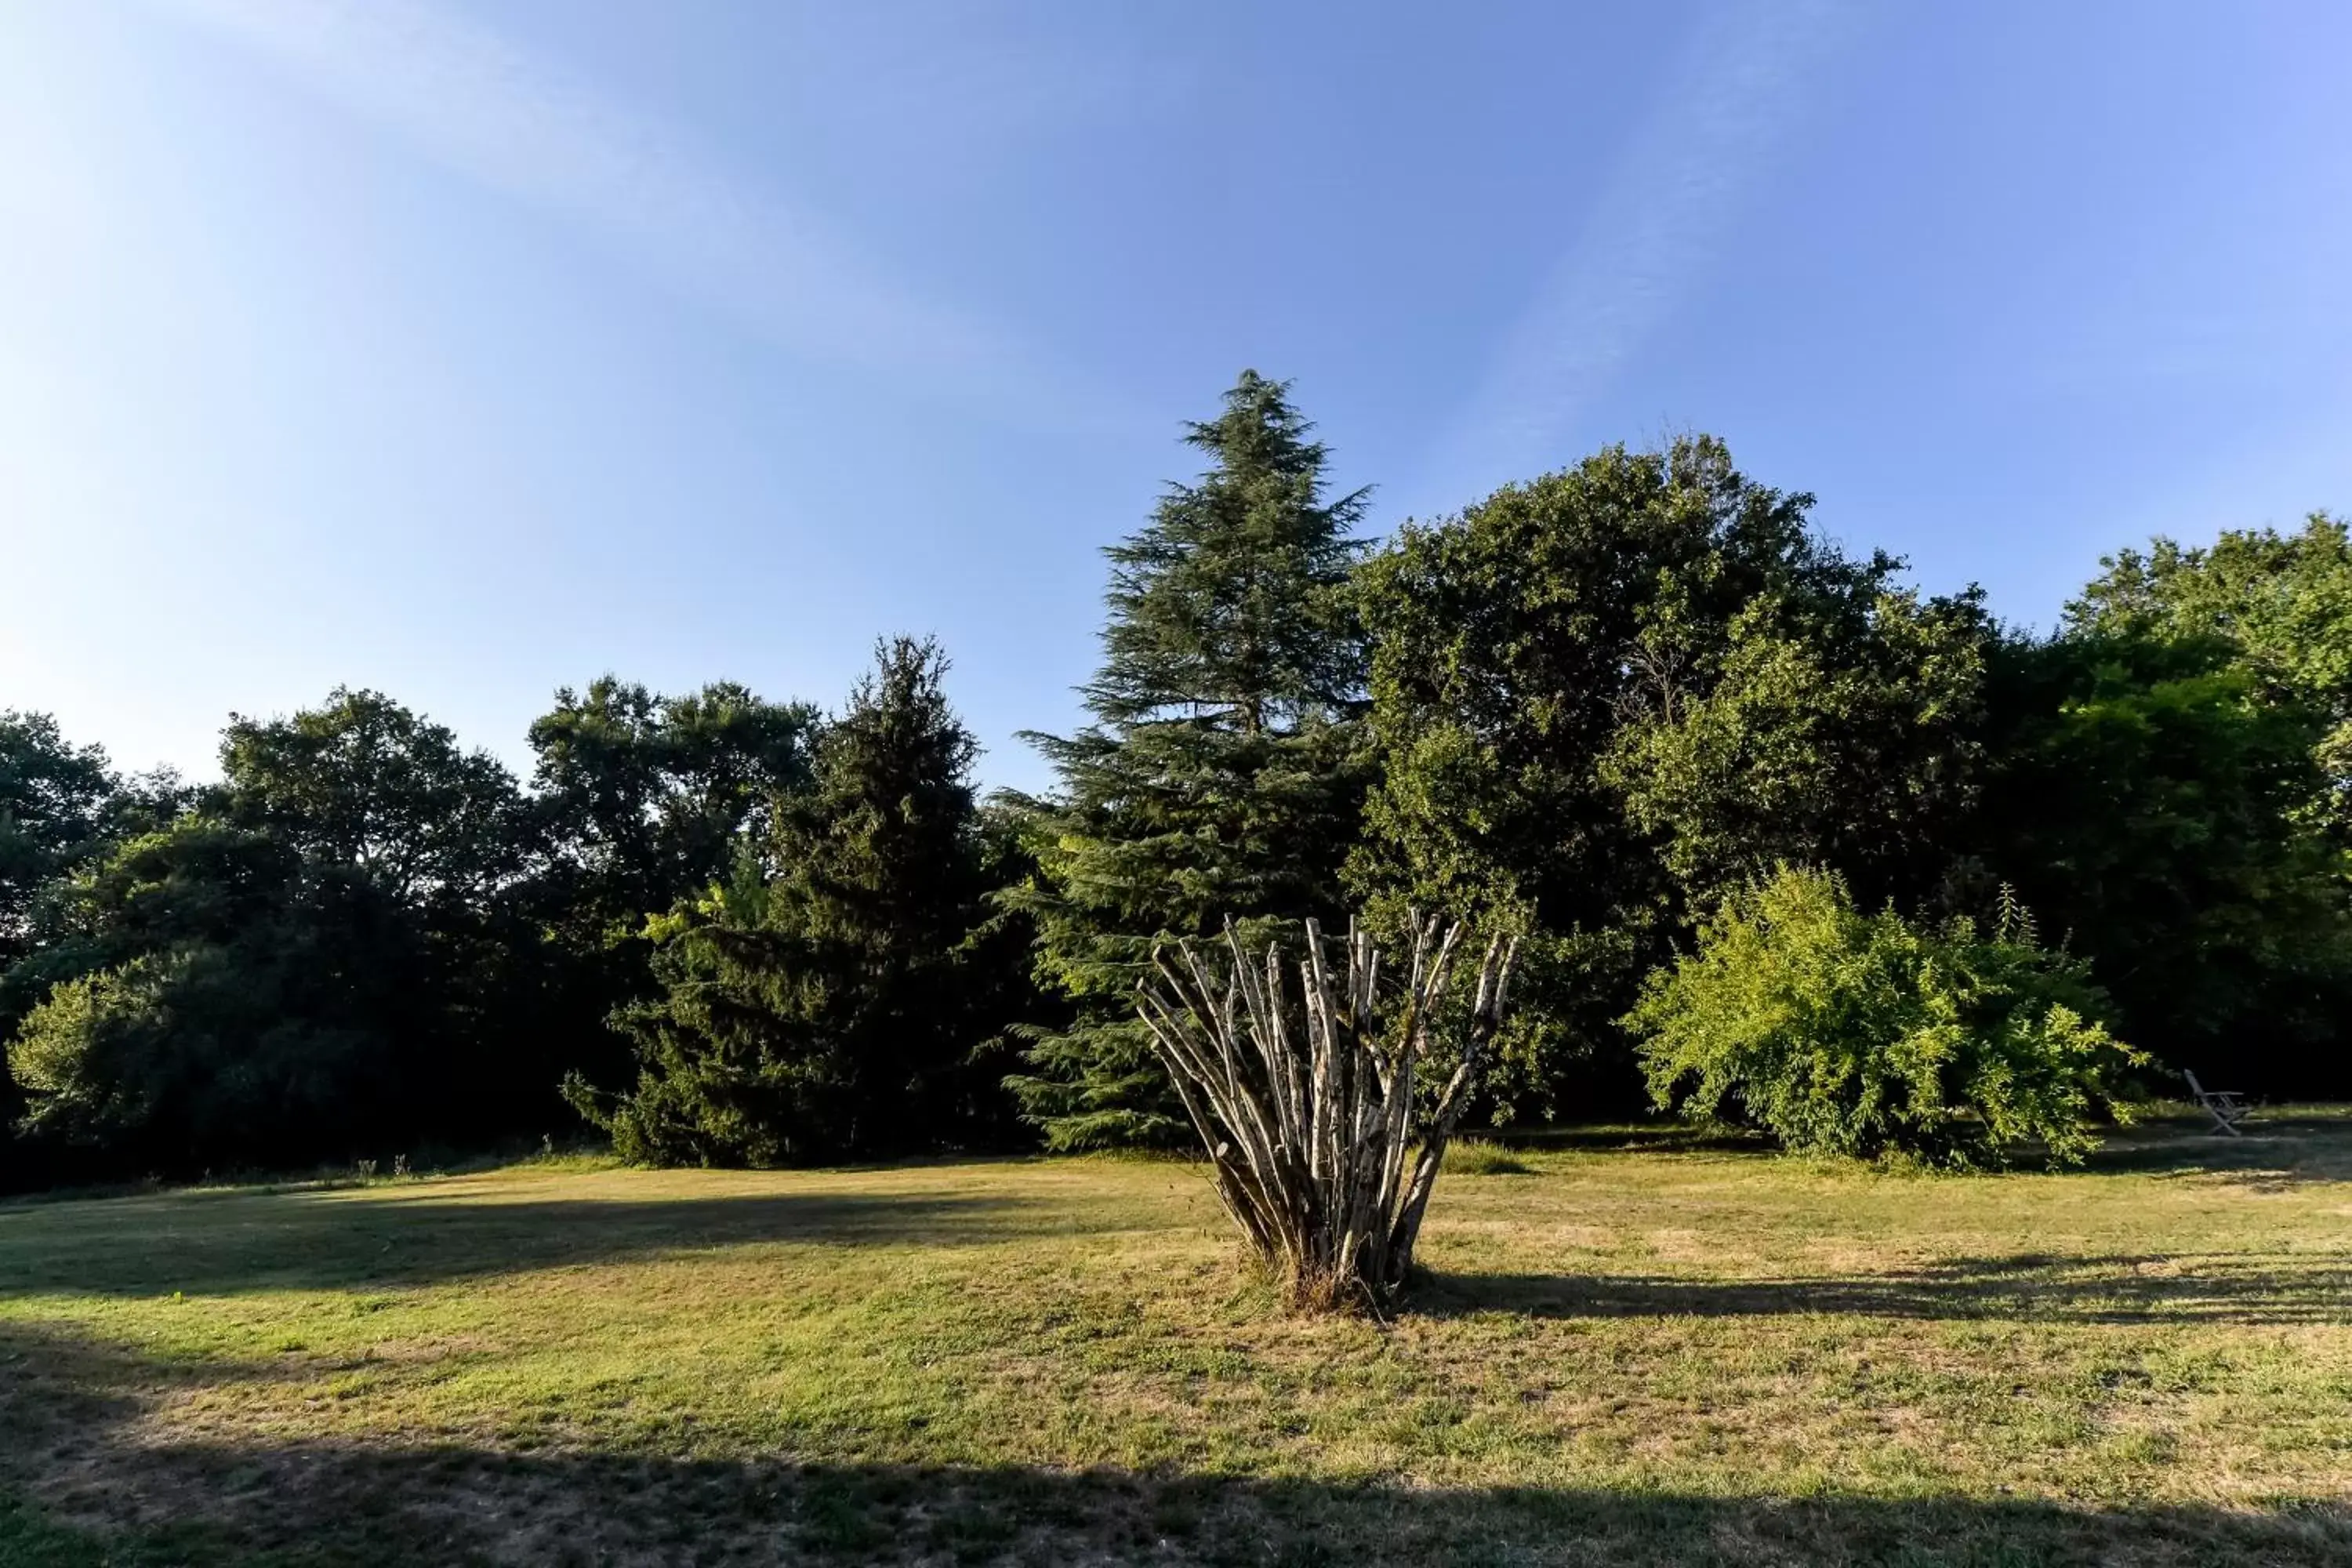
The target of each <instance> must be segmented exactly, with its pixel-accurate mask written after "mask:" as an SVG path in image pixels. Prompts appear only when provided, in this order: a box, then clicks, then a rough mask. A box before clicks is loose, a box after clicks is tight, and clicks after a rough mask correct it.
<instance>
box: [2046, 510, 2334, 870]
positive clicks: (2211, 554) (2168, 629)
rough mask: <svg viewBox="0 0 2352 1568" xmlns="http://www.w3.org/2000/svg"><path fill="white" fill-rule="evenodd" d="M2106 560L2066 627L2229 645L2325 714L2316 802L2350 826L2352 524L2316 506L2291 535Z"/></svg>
mask: <svg viewBox="0 0 2352 1568" xmlns="http://www.w3.org/2000/svg"><path fill="white" fill-rule="evenodd" d="M2103 564H2104V565H2105V568H2106V570H2105V572H2104V573H2103V574H2101V575H2100V576H2099V577H2098V578H2097V579H2096V580H2095V581H2094V582H2092V583H2091V584H2090V585H2089V586H2088V587H2086V588H2084V591H2083V595H2082V597H2081V598H2080V599H2078V600H2076V601H2075V602H2074V604H2073V605H2069V606H2068V607H2067V626H2068V629H2069V630H2070V631H2071V632H2074V633H2075V634H2078V635H2085V636H2092V637H2117V636H2123V637H2135V636H2136V637H2158V638H2162V639H2165V640H2171V641H2182V640H2187V641H2195V640H2200V639H2202V640H2212V641H2218V642H2221V643H2222V644H2224V645H2226V646H2227V647H2229V648H2230V649H2231V653H2232V655H2233V656H2234V657H2233V661H2232V662H2233V663H2235V664H2236V665H2238V666H2239V667H2240V668H2244V669H2245V670H2246V671H2248V672H2249V673H2250V674H2251V675H2252V677H2253V678H2254V679H2256V680H2258V681H2259V682H2260V683H2261V684H2262V686H2263V688H2264V689H2266V690H2267V691H2269V692H2270V693H2272V694H2273V695H2274V696H2278V697H2291V698H2293V699H2295V700H2300V702H2302V703H2303V704H2305V705H2307V706H2308V707H2309V708H2310V709H2311V710H2312V711H2313V712H2314V713H2315V714H2316V715H2317V716H2318V717H2319V719H2320V720H2321V721H2322V722H2323V724H2324V731H2323V733H2322V734H2321V735H2320V737H2319V738H2318V740H2317V741H2316V742H2315V743H2314V747H2313V750H2314V755H2315V761H2316V762H2317V763H2319V765H2320V771H2321V774H2322V778H2323V781H2324V792H2325V793H2324V794H2323V795H2321V796H2320V797H2319V798H2318V800H2317V801H2316V802H2315V805H2316V806H2317V807H2318V809H2319V813H2320V815H2322V816H2325V817H2326V819H2327V820H2328V821H2329V822H2330V823H2331V825H2332V826H2335V827H2336V830H2337V831H2338V832H2343V831H2345V830H2347V828H2352V529H2347V525H2346V524H2345V523H2344V522H2343V521H2340V520H2338V519H2336V518H2332V517H2330V516H2328V515H2327V514H2326V512H2315V513H2313V514H2312V516H2311V518H2310V519H2309V521H2307V522H2305V525H2304V527H2303V529H2302V531H2300V532H2297V533H2293V534H2282V533H2279V532H2278V531H2275V530H2273V529H2267V528H2265V529H2252V530H2236V529H2232V530H2226V531H2223V532H2222V534H2221V537H2220V538H2219V539H2218V540H2216V541H2215V542H2213V544H2212V545H2211V546H2210V547H2209V548H2206V549H2201V550H2200V549H2189V548H2185V547H2183V546H2182V545H2180V544H2179V543H2178V542H2175V541H2172V540H2169V539H2158V540H2157V541H2156V542H2154V544H2153V545H2152V546H2151V547H2150V548H2149V550H2148V552H2147V554H2145V555H2143V554H2141V553H2140V552H2137V551H2131V550H2126V551H2124V552H2119V553H2118V554H2116V555H2115V556H2113V557H2111V558H2110V559H2108V560H2107V561H2105V563H2103Z"/></svg>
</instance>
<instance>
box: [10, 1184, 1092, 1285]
mask: <svg viewBox="0 0 2352 1568" xmlns="http://www.w3.org/2000/svg"><path fill="white" fill-rule="evenodd" d="M1110 1227H1111V1221H1110V1219H1108V1218H1106V1217H1105V1216H1102V1215H1091V1216H1090V1215H1088V1213H1087V1211H1086V1210H1085V1209H1084V1208H1083V1207H1081V1206H1078V1205H1067V1206H1066V1205H1055V1204H1050V1203H1041V1202H1037V1201H1034V1200H1030V1199H1024V1198H1022V1197H1018V1196H1013V1195H1000V1194H982V1195H973V1194H951V1193H922V1192H911V1193H908V1192H902V1193H890V1194H872V1195H865V1194H837V1193H772V1194H714V1195H712V1196H709V1197H688V1198H676V1199H668V1198H665V1199H654V1200H648V1201H644V1202H633V1201H618V1200H604V1199H592V1198H566V1199H557V1200H551V1201H531V1200H525V1201H504V1200H502V1199H495V1198H494V1199H482V1198H479V1197H478V1196H476V1195H472V1194H464V1195H459V1194H446V1193H445V1192H444V1191H439V1190H436V1188H435V1187H434V1186H432V1185H431V1184H422V1185H418V1186H415V1187H382V1188H369V1189H365V1190H364V1191H360V1192H352V1191H343V1192H332V1193H327V1192H317V1193H309V1192H305V1193H260V1192H247V1193H217V1192H215V1193H180V1194H163V1195H160V1196H153V1197H141V1198H118V1199H109V1200H106V1201H104V1202H102V1203H92V1204H85V1205H71V1206H68V1205H54V1206H37V1207H29V1208H24V1209H18V1210H16V1211H13V1212H11V1213H8V1214H6V1215H0V1247H5V1248H6V1259H7V1265H8V1267H7V1271H6V1273H5V1275H0V1298H5V1297H7V1296H16V1295H34V1294H45V1293H50V1292H72V1293H79V1294H98V1295H133V1296H141V1295H168V1294H170V1293H171V1292H173V1291H184V1292H187V1293H190V1294H195V1295H205V1294H224V1293H228V1292H233V1291H238V1290H248V1289H345V1288H350V1287H354V1286H362V1285H415V1284H430V1283H433V1282H436V1281H441V1280H447V1279H464V1278H468V1277H472V1276H478V1275H486V1274H499V1273H508V1272H519V1271H522V1270H527V1269H533V1268H553V1267H561V1266H564V1265H572V1264H587V1263H603V1262H610V1261H614V1260H617V1259H625V1258H643V1257H649V1256H658V1255H662V1254H677V1253H684V1252H692V1251H698V1250H701V1249H705V1248H710V1247H734V1246H741V1245H744V1244H748V1243H758V1242H786V1243H798V1244H803V1245H811V1246H823V1247H887V1246H901V1245H915V1246H923V1247H975V1246H983V1245H987V1244H990V1243H992V1242H999V1241H1006V1240H1013V1239H1016V1238H1020V1237H1037V1236H1051V1235H1072V1236H1076V1235H1084V1234H1088V1233H1090V1232H1093V1231H1097V1230H1100V1229H1108V1228H1110Z"/></svg>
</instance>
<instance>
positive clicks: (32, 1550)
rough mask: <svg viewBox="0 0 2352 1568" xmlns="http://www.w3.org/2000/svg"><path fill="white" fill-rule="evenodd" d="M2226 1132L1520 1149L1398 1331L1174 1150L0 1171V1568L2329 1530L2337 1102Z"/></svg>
mask: <svg viewBox="0 0 2352 1568" xmlns="http://www.w3.org/2000/svg"><path fill="white" fill-rule="evenodd" d="M2250 1132H2251V1134H2252V1135H2251V1136H2249V1137H2247V1138H2245V1139H2243V1140H2242V1141H2236V1142H2230V1141H2224V1140H2219V1139H2214V1138H2210V1137H2207V1136H2203V1135H2201V1134H2200V1133H2199V1132H2198V1131H2196V1130H2195V1129H2194V1128H2192V1127H2191V1126H2190V1125H2189V1124H2188V1123H2186V1122H2176V1123H2168V1124H2164V1125H2160V1126H2156V1127H2151V1128H2147V1129H2143V1130H2141V1131H2136V1132H2134V1133H2133V1134H2131V1135H2129V1136H2128V1137H2126V1138H2124V1139H2120V1140H2118V1141H2117V1142H2116V1143H2115V1144H2114V1145H2112V1146H2111V1147H2110V1149H2109V1150H2108V1151H2107V1152H2105V1153H2104V1154H2103V1155H2101V1156H2100V1158H2099V1160H2098V1162H2097V1163H2096V1165H2095V1168H2094V1169H2093V1170H2091V1171H2088V1172H2085V1173H2078V1174H2071V1175H2063V1176H2050V1175H2039V1174H2028V1175H2009V1176H1998V1177H1969V1178H1953V1177H1935V1176H1921V1175H1904V1174H1890V1173H1879V1172H1874V1171H1870V1170H1862V1169H1853V1168H1830V1167H1824V1166H1820V1165H1813V1164H1807V1163H1799V1162H1795V1161H1790V1160H1785V1159H1780V1158H1775V1157H1772V1156H1770V1155H1768V1154H1764V1153H1761V1152H1756V1151H1754V1150H1752V1149H1748V1148H1743V1147H1740V1146H1738V1145H1733V1144H1710V1143H1708V1142H1706V1141H1703V1140H1696V1139H1691V1138H1686V1137H1677V1136H1675V1135H1673V1134H1663V1133H1658V1132H1643V1131H1637V1130H1615V1131H1606V1130H1604V1131H1583V1132H1578V1133H1572V1134H1563V1135H1560V1136H1559V1137H1556V1138H1554V1139H1551V1140H1549V1141H1545V1142H1538V1144H1537V1145H1535V1146H1534V1147H1531V1148H1528V1149H1520V1150H1515V1151H1513V1152H1512V1155H1511V1157H1510V1158H1508V1159H1495V1158H1488V1159H1486V1160H1484V1161H1477V1160H1471V1161H1465V1162H1464V1163H1465V1166H1466V1165H1472V1164H1477V1165H1483V1166H1484V1167H1486V1169H1487V1171H1488V1173H1470V1172H1469V1171H1468V1170H1466V1169H1465V1170H1462V1171H1457V1172H1455V1173H1451V1174H1449V1175H1448V1176H1447V1177H1446V1178H1445V1179H1444V1181H1443V1182H1442V1183H1441V1184H1439V1187H1438V1192H1437V1198H1436V1202H1435V1205H1434V1206H1433V1210H1432V1214H1431V1217H1430V1222H1429V1226H1428V1229H1427V1231H1426V1233H1425V1235H1424V1238H1423V1262H1424V1263H1425V1264H1426V1265H1427V1267H1428V1269H1429V1271H1430V1277H1429V1278H1428V1279H1426V1280H1424V1281H1423V1282H1422V1283H1421V1285H1420V1286H1419V1287H1418V1289H1416V1290H1415V1292H1414V1294H1413V1297H1412V1301H1411V1303H1410V1304H1409V1306H1408V1308H1407V1310H1404V1311H1403V1312H1402V1313H1401V1314H1400V1315H1399V1316H1397V1317H1396V1318H1395V1319H1394V1320H1393V1321H1388V1322H1374V1321H1360V1320H1346V1319H1322V1320H1314V1319H1300V1318H1291V1317H1285V1316H1283V1315H1281V1314H1280V1313H1278V1312H1277V1311H1276V1310H1274V1309H1273V1308H1272V1306H1271V1304H1270V1303H1271V1300H1272V1297H1271V1292H1270V1291H1269V1290H1268V1289H1266V1288H1265V1286H1264V1285H1263V1283H1262V1282H1260V1281H1257V1280H1255V1279H1252V1278H1251V1276H1250V1275H1249V1274H1248V1272H1247V1271H1246V1270H1245V1269H1244V1268H1242V1267H1241V1265H1240V1263H1239V1261H1238V1259H1237V1258H1236V1254H1235V1251H1234V1245H1233V1243H1232V1241H1231V1239H1230V1238H1229V1235H1228V1231H1227V1228H1226V1226H1225V1224H1224V1222H1223V1216H1222V1215H1221V1214H1220V1213H1219V1211H1218V1209H1217V1207H1216V1204H1215V1202H1214V1199H1213V1194H1211V1193H1210V1191H1209V1190H1208V1188H1207V1187H1206V1186H1205V1184H1204V1183H1203V1179H1202V1173H1201V1171H1200V1169H1199V1168H1198V1167H1195V1166H1192V1165H1186V1164H1181V1163H1160V1162H1148V1161H1113V1160H1066V1161H1012V1162H999V1163H961V1164H929V1165H918V1166H902V1167H896V1168H891V1169H883V1170H857V1171H831V1172H814V1173H724V1172H639V1171H625V1170H615V1169H603V1168H596V1167H593V1166H583V1165H579V1164H570V1165H567V1164H565V1163H560V1162H559V1163H545V1164H539V1165H529V1166H522V1167H517V1168H511V1169H507V1170H501V1171H496V1172H491V1173H481V1174H470V1175H457V1176H447V1177H426V1178H418V1179H404V1180H396V1181H374V1182H371V1183H367V1184H350V1185H343V1186H332V1185H325V1186H315V1187H292V1188H279V1189H263V1188H241V1189H240V1188H222V1189H209V1190H192V1191H181V1192H160V1193H152V1194H138V1195H131V1196H117V1197H104V1198H90V1199H78V1200H73V1201H20V1202H16V1203H14V1204H6V1205H0V1563H9V1564H12V1565H13V1564H19V1563H37V1564H50V1563H55V1564H92V1565H95V1564H99V1563H112V1564H136V1563H154V1564H163V1563H191V1564H206V1563H383V1562H393V1561H401V1562H430V1563H440V1562H485V1563H509V1562H511V1563H769V1562H803V1561H812V1562H819V1563H824V1562H838V1563H900V1562H935V1563H992V1562H1000V1561H1010V1562H1055V1563H1058V1562H1087V1561H1091V1562H1130V1561H1132V1562H1145V1563H1236V1564H1240V1563H1298V1564H1305V1563H1335V1564H1336V1563H1431V1564H1437V1563H1445V1564H1454V1563H1611V1564H1622V1563H1904V1564H1922V1565H1924V1564H1931V1563H1979V1564H1988V1565H1990V1564H1996V1563H1999V1564H2022V1563H2042V1562H2084V1563H2132V1564H2142V1563H2225V1562H2226V1563H2312V1564H2317V1563H2347V1562H2352V1121H2347V1120H2345V1119H2343V1118H2342V1117H2339V1116H2337V1115H2335V1114H2331V1113H2326V1112H2306V1113H2300V1114H2294V1115H2287V1114H2283V1113H2273V1115H2272V1116H2270V1117H2269V1118H2268V1119H2267V1120H2266V1121H2259V1122H2257V1123H2255V1124H2253V1125H2252V1127H2251V1128H2250ZM1514 1164H1517V1165H1519V1166H1522V1167H1524V1169H1522V1170H1517V1171H1514V1170H1512V1169H1511V1168H1510V1167H1511V1166H1513V1165H1514Z"/></svg>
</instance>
